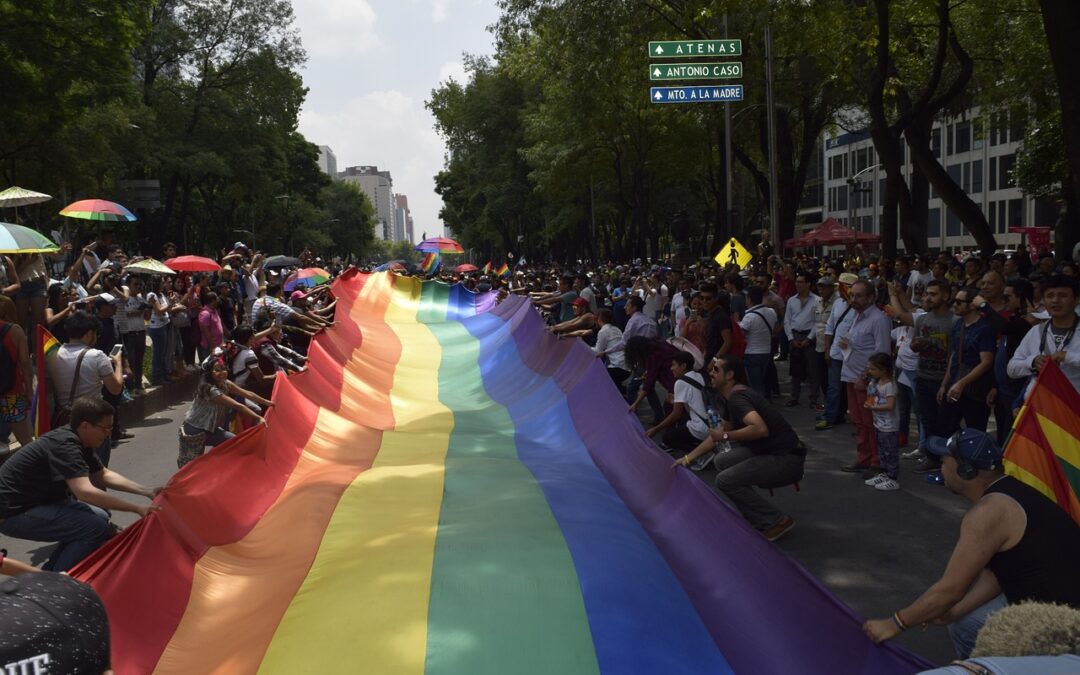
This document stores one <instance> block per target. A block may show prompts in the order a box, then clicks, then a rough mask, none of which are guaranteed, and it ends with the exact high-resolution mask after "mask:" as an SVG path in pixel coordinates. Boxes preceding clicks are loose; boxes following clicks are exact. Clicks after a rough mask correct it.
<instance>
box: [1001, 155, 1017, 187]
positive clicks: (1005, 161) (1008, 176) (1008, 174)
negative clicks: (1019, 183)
mask: <svg viewBox="0 0 1080 675" xmlns="http://www.w3.org/2000/svg"><path fill="white" fill-rule="evenodd" d="M1015 163H1016V153H1013V154H1011V155H1002V156H1001V159H1000V160H998V175H999V176H1000V177H1001V180H1000V181H999V182H998V187H1000V188H1001V189H1002V190H1004V189H1005V188H1013V187H1016V180H1015V179H1014V178H1013V175H1012V170H1013V165H1014V164H1015Z"/></svg>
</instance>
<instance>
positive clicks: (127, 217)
mask: <svg viewBox="0 0 1080 675" xmlns="http://www.w3.org/2000/svg"><path fill="white" fill-rule="evenodd" d="M60 215H62V216H67V217H68V218H81V219H83V220H104V221H110V222H127V223H130V222H131V221H134V220H138V218H136V217H135V214H134V213H132V212H131V211H128V210H127V209H125V208H124V207H123V206H121V205H120V204H117V203H116V202H110V201H106V200H104V199H82V200H79V201H77V202H75V203H73V204H68V205H67V206H65V207H64V210H63V211H61V212H60Z"/></svg>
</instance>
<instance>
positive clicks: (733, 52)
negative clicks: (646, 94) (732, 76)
mask: <svg viewBox="0 0 1080 675" xmlns="http://www.w3.org/2000/svg"><path fill="white" fill-rule="evenodd" d="M687 56H742V40H653V41H650V42H649V57H650V58H654V59H679V58H685V57H687Z"/></svg>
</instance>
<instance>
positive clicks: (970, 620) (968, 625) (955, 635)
mask: <svg viewBox="0 0 1080 675" xmlns="http://www.w3.org/2000/svg"><path fill="white" fill-rule="evenodd" d="M1008 604H1009V603H1008V601H1007V600H1005V595H1004V594H1002V595H999V596H997V597H996V598H994V599H993V600H991V601H990V602H988V603H986V604H985V605H983V606H982V607H977V608H976V609H974V610H972V611H971V612H970V613H968V614H965V615H964V616H962V617H960V618H959V619H957V620H956V621H954V622H953V623H951V624H949V637H950V638H952V643H953V649H955V650H956V656H957V658H960V659H966V658H967V657H969V656H971V650H972V649H973V648H974V647H975V636H977V635H978V634H979V629H981V628H982V627H983V624H984V623H986V620H987V619H988V618H989V617H990V615H991V614H993V613H994V612H996V611H998V610H999V609H1001V608H1003V607H1005V606H1006V605H1008Z"/></svg>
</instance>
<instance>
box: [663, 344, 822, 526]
mask: <svg viewBox="0 0 1080 675" xmlns="http://www.w3.org/2000/svg"><path fill="white" fill-rule="evenodd" d="M709 377H710V378H711V380H712V386H713V389H714V391H715V392H716V393H717V394H718V395H719V397H720V398H721V399H722V401H721V403H722V406H723V410H724V415H723V417H724V421H723V423H722V424H721V425H720V426H719V427H717V428H714V429H711V430H710V431H709V436H708V438H706V439H705V440H704V441H702V442H701V444H700V445H698V446H697V447H696V448H694V450H693V451H692V452H691V453H690V454H688V455H686V456H685V457H683V458H682V459H680V460H679V461H678V462H676V465H682V466H690V465H691V464H693V462H694V460H696V459H697V458H698V457H700V456H702V455H705V454H707V453H709V452H712V451H713V450H714V449H715V450H716V451H717V453H716V458H715V459H714V460H713V465H714V466H715V467H716V470H717V471H718V472H719V473H718V474H717V475H716V489H717V490H719V491H720V493H721V494H722V495H724V496H725V497H727V498H728V499H729V500H731V502H732V503H733V504H734V505H735V507H736V508H738V509H739V511H740V512H741V513H742V514H743V517H745V518H746V520H747V521H748V522H749V523H750V524H751V525H753V526H754V528H756V529H757V530H759V531H760V532H761V533H762V534H764V535H765V537H766V538H767V539H768V540H769V541H776V540H777V539H779V538H780V537H782V536H784V535H785V534H787V533H788V532H790V531H791V529H792V528H793V527H795V519H794V518H792V517H791V516H788V515H785V514H783V513H781V512H780V511H779V510H778V509H777V508H776V507H775V506H773V505H772V503H770V502H769V500H767V499H765V498H764V497H762V496H761V495H760V494H758V493H757V492H756V491H755V490H754V486H755V485H757V486H763V487H780V486H782V485H790V484H792V483H795V482H796V481H798V480H799V479H800V478H802V475H803V465H804V464H805V462H806V446H805V445H803V444H802V441H800V440H799V436H798V434H796V433H795V430H794V429H793V428H792V427H791V424H789V423H788V421H787V420H786V419H784V415H783V413H781V412H780V410H779V409H777V408H774V407H773V406H772V404H770V403H769V402H768V401H767V400H766V399H765V397H764V396H762V395H761V394H760V393H758V392H757V391H755V390H753V389H750V388H749V387H748V386H747V385H746V370H745V369H744V368H743V364H742V359H740V358H739V357H737V356H733V355H731V354H722V355H720V356H718V357H716V358H715V359H713V361H712V365H711V366H710V367H709ZM732 443H735V444H737V445H735V446H734V447H732V445H731V444H732Z"/></svg>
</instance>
